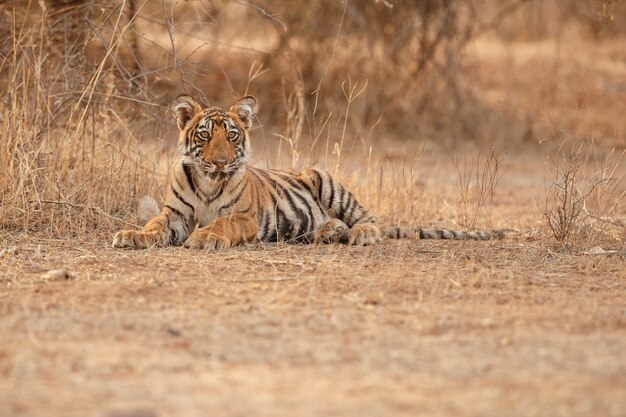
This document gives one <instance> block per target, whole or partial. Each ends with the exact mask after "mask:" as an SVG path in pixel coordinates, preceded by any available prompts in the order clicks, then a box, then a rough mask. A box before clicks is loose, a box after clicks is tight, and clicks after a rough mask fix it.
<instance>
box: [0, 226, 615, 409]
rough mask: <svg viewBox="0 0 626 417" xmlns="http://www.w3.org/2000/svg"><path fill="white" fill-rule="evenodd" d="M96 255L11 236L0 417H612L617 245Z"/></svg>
mask: <svg viewBox="0 0 626 417" xmlns="http://www.w3.org/2000/svg"><path fill="white" fill-rule="evenodd" d="M108 244H109V242H105V243H102V244H100V243H89V242H69V241H61V240H42V239H28V238H26V237H22V238H21V239H20V240H19V242H18V241H13V246H14V247H16V248H18V252H17V254H12V253H6V254H5V255H4V256H3V257H2V258H0V271H1V275H2V279H1V280H0V284H1V287H0V288H1V289H0V315H1V316H2V320H1V321H0V326H1V327H0V335H1V336H0V338H1V342H0V346H1V347H0V366H1V367H0V397H2V398H3V400H2V401H0V415H7V416H8V415H16V416H17V415H20V416H37V415H46V416H61V415H62V416H92V415H93V416H110V415H116V416H141V415H148V416H151V415H158V416H174V415H175V416H198V415H221V416H244V415H259V416H266V415H267V416H294V415H297V416H319V415H324V416H333V415H380V416H388V415H407V416H408V415H411V416H414V415H449V416H474V415H481V416H486V415H492V416H499V415H509V416H536V415H541V416H554V415H568V416H618V415H624V414H623V413H624V410H625V409H626V399H625V398H626V397H624V395H623V393H624V390H625V389H626V356H624V352H625V351H626V337H625V330H626V303H625V301H624V283H625V282H626V268H625V266H626V259H625V254H624V252H623V249H622V250H621V253H618V254H614V255H583V254H559V253H555V252H552V251H550V250H549V249H547V248H546V247H544V246H543V244H542V243H541V242H537V241H532V240H527V239H522V238H520V237H517V238H515V237H513V238H508V239H505V240H503V241H493V242H459V241H456V242H454V241H452V242H439V241H408V240H403V241H384V242H383V243H381V244H380V245H378V246H375V247H368V248H353V247H346V246H303V245H287V244H279V245H252V246H248V247H241V248H237V249H233V250H230V251H228V252H225V253H218V254H213V253H201V252H194V251H189V250H185V249H182V248H166V249H152V250H147V251H123V250H122V251H120V250H113V249H110V248H109V247H108ZM58 268H65V269H67V271H69V272H70V274H71V275H72V276H71V277H70V279H64V277H50V276H49V275H46V272H47V271H48V270H51V269H58ZM142 413H143V414H142Z"/></svg>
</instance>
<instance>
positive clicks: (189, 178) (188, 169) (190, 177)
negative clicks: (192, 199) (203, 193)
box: [183, 164, 196, 193]
mask: <svg viewBox="0 0 626 417" xmlns="http://www.w3.org/2000/svg"><path fill="white" fill-rule="evenodd" d="M183 171H184V172H185V176H186V177H187V183H189V186H190V187H191V191H193V192H194V193H195V192H196V182H195V181H194V179H193V174H192V173H191V167H190V166H189V165H187V164H183Z"/></svg>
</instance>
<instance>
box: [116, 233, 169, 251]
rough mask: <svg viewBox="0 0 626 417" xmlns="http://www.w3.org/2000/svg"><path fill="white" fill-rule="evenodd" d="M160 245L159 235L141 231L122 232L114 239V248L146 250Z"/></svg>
mask: <svg viewBox="0 0 626 417" xmlns="http://www.w3.org/2000/svg"><path fill="white" fill-rule="evenodd" d="M158 243H159V235H158V234H157V233H155V232H143V231H141V230H120V231H119V232H117V233H116V234H115V236H114V237H113V247H114V248H128V249H146V248H149V247H152V246H155V245H157V244H158Z"/></svg>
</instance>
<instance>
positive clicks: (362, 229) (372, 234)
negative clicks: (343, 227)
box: [348, 223, 380, 246]
mask: <svg viewBox="0 0 626 417" xmlns="http://www.w3.org/2000/svg"><path fill="white" fill-rule="evenodd" d="M379 240H380V229H379V228H378V226H376V225H375V224H373V223H361V224H355V225H354V226H352V228H351V229H350V230H348V244H349V245H355V246H368V245H373V244H375V243H376V242H378V241H379Z"/></svg>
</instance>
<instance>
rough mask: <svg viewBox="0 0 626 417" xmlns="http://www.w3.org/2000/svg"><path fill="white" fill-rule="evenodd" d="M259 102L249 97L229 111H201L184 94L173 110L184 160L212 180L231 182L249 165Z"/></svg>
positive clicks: (178, 99) (211, 108)
mask: <svg viewBox="0 0 626 417" xmlns="http://www.w3.org/2000/svg"><path fill="white" fill-rule="evenodd" d="M257 110H258V105H257V102H256V99H255V98H254V97H251V96H246V97H243V98H242V99H240V100H239V101H237V102H236V103H235V104H233V105H232V106H231V107H230V109H228V110H223V109H220V108H218V107H207V108H205V109H203V108H202V106H201V105H200V103H198V102H197V101H196V100H194V98H193V97H191V96H188V95H186V94H182V95H180V96H178V97H177V98H176V100H174V103H173V104H172V111H173V112H174V116H175V117H176V121H177V123H178V129H179V130H180V137H179V141H178V145H179V147H180V148H181V151H182V152H183V155H184V157H185V158H189V159H190V162H192V163H193V164H195V165H196V166H197V167H198V168H199V170H200V171H201V172H204V174H205V175H206V176H208V177H209V178H211V179H217V180H222V179H228V178H230V176H232V175H233V174H234V173H235V172H237V171H239V170H240V169H241V168H242V167H243V166H245V165H246V164H247V162H248V158H249V156H250V139H249V136H248V131H249V130H250V127H251V126H252V119H253V118H254V116H255V115H256V113H257Z"/></svg>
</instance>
